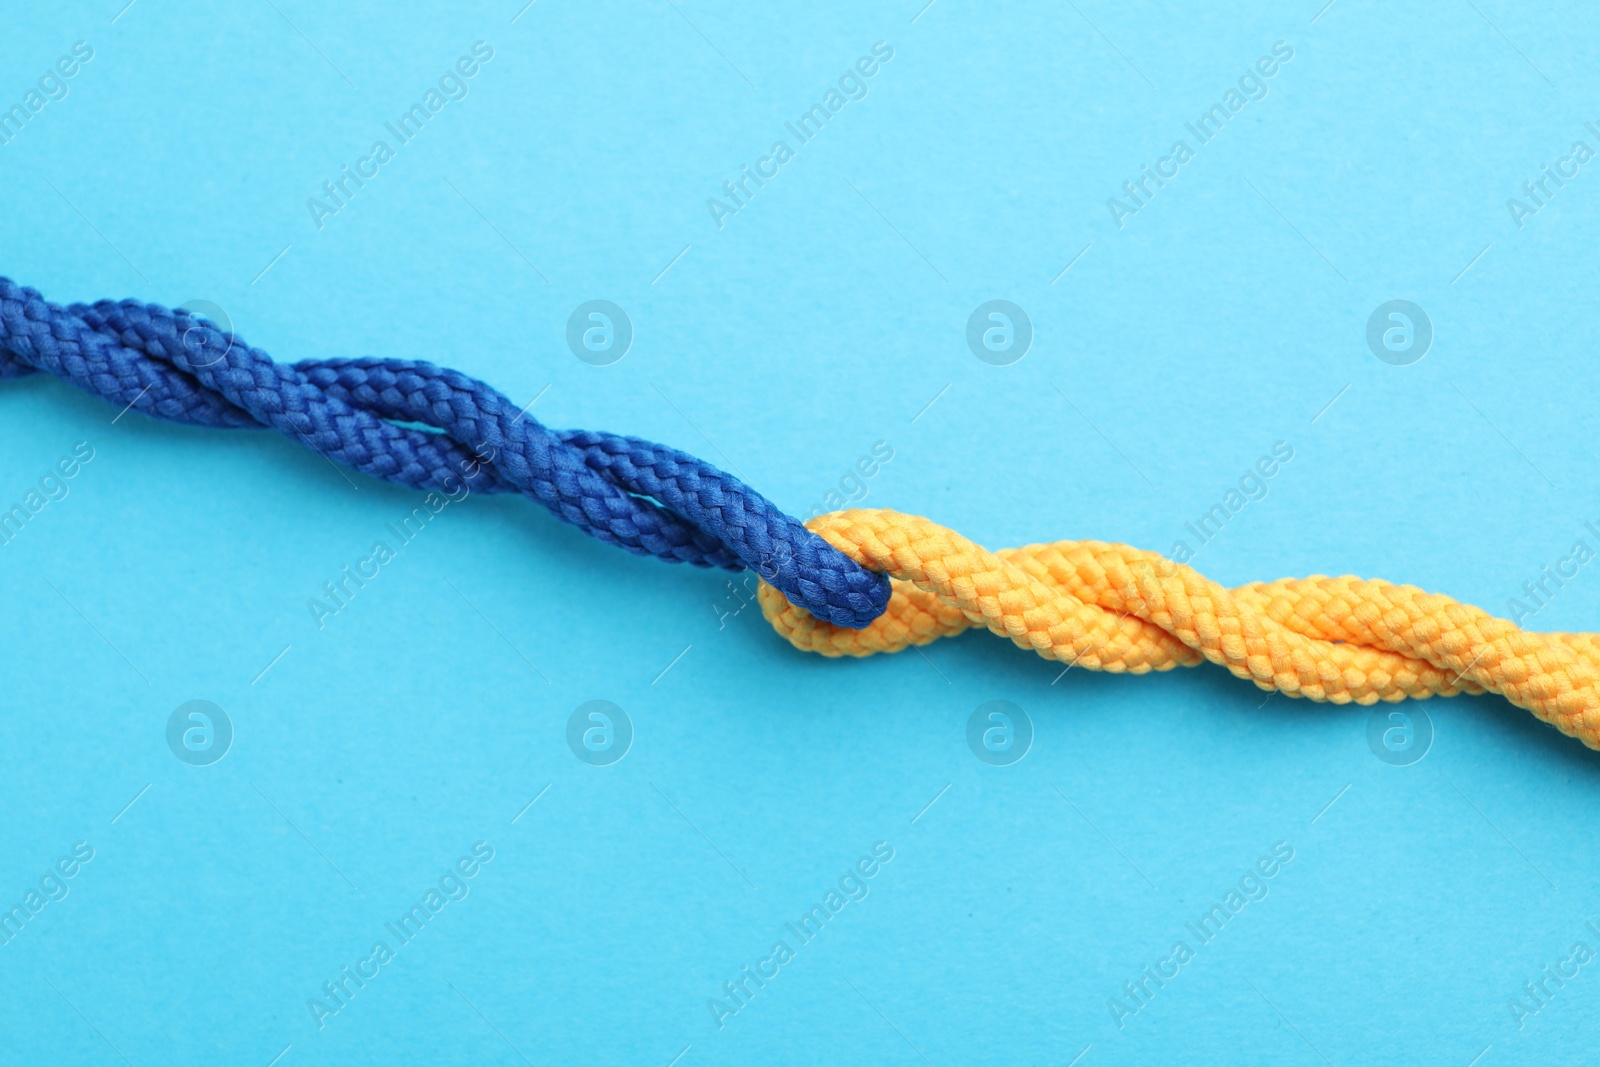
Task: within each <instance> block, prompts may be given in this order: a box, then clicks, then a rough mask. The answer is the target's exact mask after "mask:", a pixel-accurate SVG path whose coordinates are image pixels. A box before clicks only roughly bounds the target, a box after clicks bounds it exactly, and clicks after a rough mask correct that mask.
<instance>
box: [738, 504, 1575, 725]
mask: <svg viewBox="0 0 1600 1067" xmlns="http://www.w3.org/2000/svg"><path fill="white" fill-rule="evenodd" d="M810 526H811V528H812V529H813V530H815V531H816V532H817V533H819V534H821V535H822V536H823V537H824V538H825V539H826V540H827V541H828V542H829V543H830V544H832V545H833V546H834V547H836V548H838V549H840V550H841V551H843V552H845V553H846V554H847V555H849V556H850V557H851V558H852V559H855V560H856V561H857V562H859V563H861V564H862V565H863V566H866V567H870V568H872V569H873V570H877V571H882V572H884V573H887V574H889V575H890V576H891V577H892V579H893V585H894V595H893V597H892V598H891V599H890V602H889V608H888V610H887V611H886V612H885V613H884V614H883V615H881V616H880V617H878V618H877V619H875V620H874V621H873V622H872V624H871V625H869V626H867V627H865V628H861V629H843V628H841V627H838V626H834V625H831V624H829V623H828V622H826V621H824V620H821V619H818V618H816V617H814V616H812V615H811V614H809V613H808V612H806V611H805V610H804V609H803V608H797V607H795V606H794V605H793V604H790V603H788V602H787V601H786V600H784V598H783V597H782V596H780V595H779V594H778V593H777V591H776V590H774V589H772V588H771V587H770V586H768V585H766V584H765V583H763V585H762V586H761V588H760V589H759V590H758V596H759V598H760V601H761V610H762V613H763V614H764V615H765V616H766V618H767V621H769V622H770V623H771V624H772V625H773V628H774V629H776V630H777V631H778V632H779V633H780V634H782V635H783V636H784V637H785V638H787V639H788V640H789V641H790V642H791V643H792V644H793V645H795V647H797V648H800V649H803V650H805V651H809V652H819V653H821V654H822V655H824V656H870V655H872V654H874V653H877V652H897V651H899V650H901V649H904V648H906V647H908V646H911V645H925V644H928V643H929V642H931V641H934V640H937V639H938V638H941V637H951V636H954V635H956V634H959V633H961V632H963V631H964V630H967V629H970V628H975V627H980V626H981V627H984V628H986V629H988V630H990V631H991V632H993V633H996V634H999V635H1000V636H1002V637H1009V638H1010V639H1011V640H1012V641H1014V642H1015V643H1016V644H1017V645H1018V646H1020V647H1022V648H1025V649H1030V650H1032V651H1034V652H1037V653H1038V654H1039V655H1041V656H1043V657H1044V658H1045V659H1051V660H1057V661H1060V662H1062V663H1066V664H1068V665H1069V666H1079V667H1086V668H1088V669H1090V670H1103V671H1113V672H1128V673H1131V674H1143V673H1145V672H1147V671H1165V670H1171V669H1172V668H1174V667H1192V666H1195V665H1197V664H1198V663H1200V662H1201V661H1202V660H1210V661H1211V662H1212V663H1216V664H1220V665H1221V666H1224V667H1226V668H1227V669H1228V670H1230V671H1232V672H1233V673H1234V674H1235V675H1236V676H1238V677H1240V678H1247V679H1249V680H1251V681H1253V682H1255V684H1256V685H1257V686H1259V687H1260V688H1262V689H1266V690H1276V691H1278V692H1281V693H1284V694H1286V695H1288V696H1295V697H1306V698H1308V699H1311V700H1325V701H1331V702H1333V703H1336V704H1346V703H1355V704H1374V703H1377V702H1378V701H1380V700H1382V701H1398V700H1404V699H1405V698H1407V697H1411V698H1414V699H1425V698H1427V697H1432V696H1454V695H1455V694H1457V693H1485V692H1488V693H1498V694H1500V695H1502V696H1504V697H1505V698H1506V699H1507V700H1509V701H1510V702H1511V703H1513V704H1515V705H1516V706H1518V707H1520V708H1524V709H1526V710H1528V711H1531V712H1533V714H1534V715H1535V716H1537V717H1538V718H1539V719H1541V720H1543V721H1544V722H1547V723H1549V724H1551V725H1552V726H1555V727H1556V728H1557V729H1559V730H1560V731H1561V732H1562V733H1564V734H1567V735H1568V736H1570V737H1576V738H1578V739H1579V740H1581V741H1582V742H1583V743H1584V744H1585V745H1588V746H1589V747H1590V748H1600V634H1564V633H1530V632H1527V631H1525V630H1522V629H1519V628H1518V627H1517V626H1516V625H1515V624H1514V623H1511V622H1509V621H1507V620H1505V619H1499V618H1495V617H1494V616H1492V615H1490V614H1488V613H1487V612H1485V611H1483V610H1481V609H1479V608H1475V607H1471V606H1469V605H1466V604H1462V603H1459V602H1458V601H1455V600H1452V599H1451V598H1449V597H1447V596H1441V595H1438V594H1434V593H1426V592H1423V591H1422V590H1421V589H1418V588H1416V587H1414V586H1409V585H1393V584H1391V583H1389V582H1384V581H1375V580H1367V579H1361V578H1352V577H1343V578H1327V577H1322V576H1320V575H1318V576H1313V577H1310V578H1285V579H1282V580H1280V581H1275V582H1255V583H1252V584H1249V585H1243V586H1240V587H1238V588H1236V589H1227V588H1225V587H1223V586H1221V585H1218V584H1217V583H1216V582H1213V581H1211V580H1210V579H1209V578H1206V577H1205V576H1204V575H1202V574H1200V573H1199V572H1198V571H1196V570H1194V569H1193V568H1191V567H1187V566H1184V565H1183V564H1180V563H1176V562H1174V561H1172V560H1170V559H1167V558H1166V557H1165V556H1162V555H1159V554H1158V553H1155V552H1147V551H1144V550H1142V549H1137V548H1131V547H1129V546H1128V545H1118V544H1108V543H1106V542H1102V541H1057V542H1055V543H1053V544H1039V545H1028V546H1026V547H1023V548H1008V549H1001V550H999V551H997V552H990V551H988V550H987V549H985V548H983V547H982V546H980V545H977V544H975V543H973V542H972V541H969V540H968V539H967V538H965V537H962V536H961V535H960V534H958V533H956V532H954V531H953V530H949V529H946V528H945V527H943V526H940V525H938V524H937V523H934V522H930V521H929V520H928V519H924V518H921V517H918V516H915V515H905V514H901V513H900V512H897V511H889V510H886V509H858V510H850V511H838V512H833V513H830V514H827V515H821V516H818V517H817V518H815V519H813V520H812V521H811V523H810Z"/></svg>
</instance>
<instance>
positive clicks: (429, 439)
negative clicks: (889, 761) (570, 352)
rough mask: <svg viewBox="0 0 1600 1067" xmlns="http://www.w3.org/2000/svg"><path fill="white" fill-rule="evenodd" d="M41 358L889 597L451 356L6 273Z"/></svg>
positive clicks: (30, 365) (22, 330)
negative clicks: (383, 350)
mask: <svg viewBox="0 0 1600 1067" xmlns="http://www.w3.org/2000/svg"><path fill="white" fill-rule="evenodd" d="M39 371H43V372H46V373H49V374H53V375H55V376H56V377H58V378H61V379H64V380H66V381H68V382H71V383H72V384H74V385H76V386H78V387H79V388H81V389H83V390H85V391H87V392H90V393H93V394H94V395H96V396H98V397H101V398H103V399H105V400H107V401H109V402H110V403H112V404H115V405H116V406H118V407H120V408H134V409H136V410H138V411H142V412H144V413H146V414H149V415H153V416H155V417H157V418H161V419H166V420H168V421H171V422H182V423H189V424H192V425H196V426H212V427H218V428H225V429H238V428H244V427H254V428H260V427H268V428H271V429H274V430H277V431H278V432H280V433H282V434H284V435H286V436H289V437H292V438H294V439H295V440H297V441H299V442H301V443H302V444H304V445H306V446H307V447H308V448H311V449H313V450H314V451H316V452H319V453H320V454H322V455H324V456H326V457H327V458H328V459H330V460H333V461H334V462H337V463H341V464H343V465H345V466H347V467H350V468H352V469H354V470H358V471H361V472H363V473H365V474H370V475H372V476H373V477H376V478H382V479H384V480H385V481H390V482H395V483H397V484H399V485H405V486H409V487H411V488H413V489H438V490H443V491H446V492H450V491H453V487H459V485H460V484H461V483H462V480H463V479H465V480H467V481H470V483H471V484H472V487H473V489H474V490H476V491H479V492H489V493H507V492H514V493H521V494H522V495H524V496H528V497H531V498H533V499H534V500H537V501H538V502H539V503H540V504H542V505H544V506H545V507H546V508H548V509H549V510H550V512H551V513H552V514H554V515H555V516H556V517H557V518H559V519H561V520H563V521H564V522H569V523H571V524H573V525H574V526H577V527H578V528H579V529H581V530H583V531H584V532H585V533H587V534H589V535H590V536H592V537H595V538H598V539H599V540H601V541H604V542H606V543H607V544H612V545H617V546H619V547H622V548H625V549H627V550H628V551H630V552H635V553H639V554H641V555H653V556H658V557H660V558H662V559H666V560H671V561H673V562H682V563H690V564H693V565H695V566H700V567H724V568H727V569H729V570H742V569H744V568H746V567H749V568H752V569H754V570H755V571H756V572H757V573H759V574H760V575H761V577H762V578H764V579H766V580H767V581H768V582H770V583H771V584H772V585H773V586H774V587H776V588H777V589H778V590H779V591H780V592H782V593H783V595H784V596H785V597H787V598H788V599H789V601H790V602H791V603H794V604H797V605H799V606H801V607H803V608H805V609H806V610H807V611H809V612H811V613H812V614H813V615H816V616H817V617H818V618H822V619H827V620H828V621H829V622H832V623H834V624H835V625H838V626H848V627H851V628H854V629H859V628H861V627H863V626H866V625H867V623H869V622H871V621H872V620H873V619H875V618H877V617H878V616H879V615H881V614H883V611H884V609H885V608H886V607H887V606H888V603H889V580H888V579H887V578H886V577H885V576H883V575H881V574H875V573H873V572H871V571H868V570H866V569H864V568H863V567H862V566H861V565H860V564H858V563H856V562H855V561H854V560H852V559H850V558H849V557H848V556H846V555H844V554H843V553H842V552H840V551H839V550H838V549H836V548H834V547H833V546H831V545H829V544H828V543H827V542H826V541H824V540H822V538H820V537H818V536H817V535H816V534H814V533H812V532H811V531H809V530H807V529H806V528H805V527H804V526H802V525H801V524H800V523H799V522H798V521H797V520H795V519H792V518H790V517H789V516H788V515H785V514H784V513H783V512H781V511H779V510H778V509H777V507H775V506H774V505H773V504H772V502H771V501H769V500H767V499H766V498H765V497H763V496H762V495H761V494H759V493H757V492H756V491H755V490H753V489H751V488H750V487H749V486H747V485H745V484H744V483H743V482H741V481H739V479H737V478H735V477H733V476H732V475H730V474H727V473H725V472H724V471H721V470H718V469H717V468H716V467H713V466H711V465H710V464H708V463H705V462H703V461H702V460H699V459H697V458H695V457H694V456H691V455H689V454H688V453H685V452H680V451H678V450H677V449H675V448H668V447H667V446H666V445H660V444H656V443H654V442H652V441H644V440H640V439H639V438H637V437H623V436H619V435H617V434H610V433H598V432H593V431H589V430H566V431H554V430H550V429H548V428H546V427H545V426H543V425H542V424H540V423H539V422H538V421H536V420H535V419H533V418H531V417H529V416H527V415H526V414H524V413H523V412H522V411H521V410H520V409H519V408H518V407H517V406H516V405H515V404H513V403H512V402H511V401H510V400H509V399H507V398H506V397H505V396H504V395H503V394H501V393H500V392H499V391H498V390H496V389H494V388H493V387H491V386H489V385H486V384H485V383H483V382H481V381H478V380H477V379H476V378H470V377H468V376H467V375H465V374H462V373H460V372H459V371H454V370H450V369H448V368H446V367H437V366H434V365H433V364H431V363H425V362H422V361H420V360H384V359H329V360H304V361H302V362H300V363H293V364H284V363H275V362H274V361H273V360H272V359H271V357H269V356H268V355H267V354H266V353H265V352H262V351H261V350H260V349H257V348H252V347H250V346H249V345H247V344H245V343H244V342H243V341H242V340H240V339H239V338H238V337H237V336H236V335H233V334H231V333H225V332H223V331H222V330H220V329H218V328H217V327H216V326H215V325H213V324H212V323H210V322H209V321H207V320H205V319H203V318H200V317H198V316H196V315H193V314H191V313H190V312H188V311H185V310H183V309H178V310H172V309H169V308H164V307H160V306H158V305H155V304H141V303H139V302H138V301H133V300H124V301H121V302H112V301H109V300H102V301H100V302H98V303H96V304H93V305H86V304H72V305H70V306H67V307H62V306H60V305H58V304H52V303H50V302H49V301H47V300H45V299H44V298H43V297H41V296H40V295H39V294H38V292H36V291H34V290H32V289H27V288H23V287H21V286H18V285H17V284H15V283H14V282H12V281H10V280H9V279H7V278H0V379H4V378H17V377H21V376H23V375H26V374H32V373H35V372H39ZM402 423H407V424H413V425H401V424H402ZM416 425H422V426H427V427H431V428H432V431H433V432H430V431H429V430H422V429H417V428H416Z"/></svg>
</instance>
